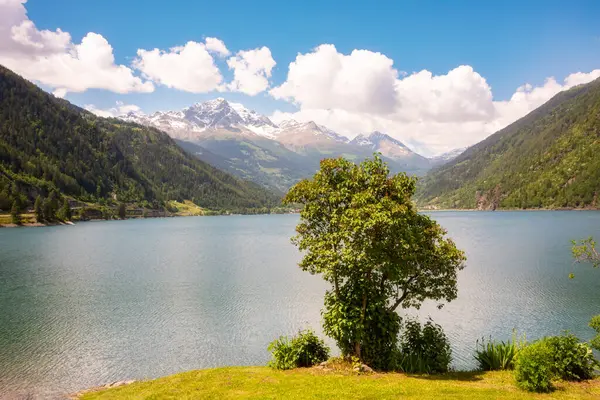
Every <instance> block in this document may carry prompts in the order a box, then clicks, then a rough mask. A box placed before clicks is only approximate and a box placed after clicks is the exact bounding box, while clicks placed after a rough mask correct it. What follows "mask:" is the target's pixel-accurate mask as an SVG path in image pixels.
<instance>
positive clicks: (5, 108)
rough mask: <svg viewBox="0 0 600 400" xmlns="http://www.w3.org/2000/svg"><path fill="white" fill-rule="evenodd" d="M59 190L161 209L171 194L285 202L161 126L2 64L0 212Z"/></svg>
mask: <svg viewBox="0 0 600 400" xmlns="http://www.w3.org/2000/svg"><path fill="white" fill-rule="evenodd" d="M53 190H58V191H59V192H61V193H62V194H65V195H68V196H70V197H73V198H76V199H79V200H82V201H90V202H97V201H102V200H106V201H115V200H116V201H119V202H128V203H136V204H140V205H147V206H153V207H155V208H159V207H162V206H164V204H165V202H166V201H167V200H180V201H182V200H192V201H194V202H195V203H197V204H198V205H200V206H203V207H207V208H218V209H240V208H257V207H263V206H269V205H273V204H276V203H277V202H278V199H277V198H276V196H275V195H274V194H272V193H270V192H268V191H266V190H264V189H262V188H260V187H259V186H258V185H256V184H253V183H249V182H245V181H243V180H240V179H238V178H235V177H233V176H231V175H229V174H227V173H224V172H222V171H219V170H218V169H216V168H214V167H212V166H210V165H208V164H206V163H204V162H202V161H200V160H198V159H197V158H195V157H193V156H191V155H189V154H187V153H186V152H185V151H183V150H182V149H181V148H180V147H179V146H177V144H176V143H175V142H174V141H173V140H172V139H171V138H170V137H169V136H168V135H166V134H165V133H163V132H161V131H158V130H156V129H152V128H146V127H142V126H140V125H137V124H133V123H127V122H124V121H121V120H116V119H105V118H100V117H96V116H94V115H92V114H91V113H89V112H87V111H84V110H81V109H79V108H78V107H76V106H73V105H72V104H70V103H68V102H67V101H64V100H61V99H57V98H54V97H53V96H51V95H49V94H47V93H45V92H44V91H42V90H41V89H39V88H37V87H36V86H35V85H33V84H31V83H29V82H28V81H26V80H24V79H22V78H21V77H19V76H18V75H16V74H14V73H12V72H11V71H9V70H8V69H6V68H4V67H1V66H0V210H5V211H6V210H8V209H10V207H11V204H12V203H13V202H14V201H15V200H18V202H19V203H22V204H21V207H22V208H25V207H30V206H31V205H32V202H33V200H34V199H35V197H36V196H37V195H42V196H46V195H47V194H48V193H49V192H51V191H53Z"/></svg>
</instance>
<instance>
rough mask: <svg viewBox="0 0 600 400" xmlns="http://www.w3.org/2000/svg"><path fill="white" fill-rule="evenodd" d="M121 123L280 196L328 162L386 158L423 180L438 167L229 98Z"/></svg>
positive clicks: (395, 148)
mask: <svg viewBox="0 0 600 400" xmlns="http://www.w3.org/2000/svg"><path fill="white" fill-rule="evenodd" d="M120 118H121V119H123V120H125V121H129V122H135V123H139V124H142V125H146V126H152V127H155V128H158V129H161V130H163V131H165V132H167V133H168V134H169V135H170V136H171V137H173V138H174V139H177V140H179V141H180V142H179V144H180V145H183V146H184V147H186V148H187V149H188V150H189V149H191V148H193V149H194V151H193V154H195V155H196V156H197V157H199V158H200V159H202V160H204V161H206V162H208V163H211V164H212V165H214V166H216V167H218V168H224V169H225V170H226V171H228V172H231V173H233V174H236V175H238V176H240V177H243V178H244V179H248V180H252V181H254V182H257V183H259V184H261V185H263V186H266V187H269V188H271V189H275V190H278V191H280V192H285V191H286V190H287V189H288V188H289V187H290V186H291V185H293V184H294V183H296V182H297V181H299V180H300V179H302V178H305V177H308V176H310V175H312V174H313V173H314V172H315V171H316V170H317V169H318V167H319V161H320V160H321V159H323V158H327V157H339V156H343V157H346V158H349V159H351V160H354V161H360V160H362V159H364V158H366V157H369V156H371V155H372V154H373V153H374V152H381V153H382V155H383V157H384V158H385V160H386V161H387V162H388V163H389V165H390V167H391V169H392V171H394V172H399V171H405V172H408V173H410V174H417V175H422V174H424V173H425V172H426V171H427V170H428V169H429V168H431V166H432V163H431V161H430V160H429V159H427V158H425V157H423V156H421V155H419V154H417V153H415V152H413V151H412V150H411V149H410V148H408V147H407V146H406V145H404V144H403V143H402V142H400V141H399V140H397V139H394V138H392V137H391V136H389V135H387V134H385V133H381V132H372V133H369V134H361V135H359V136H357V137H356V138H354V139H352V140H350V139H349V138H347V137H346V136H343V135H340V134H339V133H337V132H335V131H333V130H332V129H329V128H327V127H325V126H323V125H319V124H317V123H315V122H314V121H309V122H299V121H295V120H286V121H282V122H280V123H279V124H275V123H274V122H273V121H271V119H270V118H268V117H267V116H264V115H261V114H259V113H257V112H255V111H253V110H249V109H248V108H246V107H244V106H243V105H242V104H239V103H230V102H228V101H227V100H225V99H223V98H217V99H214V100H209V101H206V102H203V103H196V104H193V105H192V106H190V107H187V108H184V109H183V110H180V111H165V112H163V111H158V112H155V113H153V114H150V115H147V114H144V113H140V112H138V113H136V112H131V113H129V114H126V115H124V116H122V117H120ZM181 141H184V142H190V143H192V144H193V145H194V146H185V143H182V142H181ZM200 148H204V149H206V150H208V152H210V153H211V154H212V156H208V155H207V154H206V153H203V152H202V151H201V150H200ZM215 156H216V157H215Z"/></svg>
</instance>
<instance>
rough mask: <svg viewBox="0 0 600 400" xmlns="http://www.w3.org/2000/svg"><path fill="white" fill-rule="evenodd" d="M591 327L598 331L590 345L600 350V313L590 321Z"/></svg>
mask: <svg viewBox="0 0 600 400" xmlns="http://www.w3.org/2000/svg"><path fill="white" fill-rule="evenodd" d="M590 328H592V329H593V330H595V331H596V336H595V337H594V338H593V339H592V340H591V341H590V345H591V346H592V347H593V348H594V349H596V350H598V351H600V315H596V316H595V317H593V318H592V320H591V321H590Z"/></svg>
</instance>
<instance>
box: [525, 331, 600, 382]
mask: <svg viewBox="0 0 600 400" xmlns="http://www.w3.org/2000/svg"><path fill="white" fill-rule="evenodd" d="M597 366H598V362H597V361H596V360H595V359H594V355H593V353H592V349H591V348H590V346H589V345H588V344H587V343H582V342H580V341H579V339H578V338H577V337H576V336H574V335H572V334H569V333H567V334H565V335H562V336H551V337H546V338H543V339H540V340H538V341H536V342H534V343H532V344H531V345H529V346H526V347H525V348H524V349H522V350H521V351H519V354H518V357H517V361H516V364H515V378H516V380H517V385H518V386H519V387H521V388H523V389H526V390H530V391H535V392H548V391H550V390H551V389H552V383H551V381H552V380H553V379H556V378H558V379H564V380H568V381H581V380H584V379H590V378H592V377H593V376H594V369H595V367H597Z"/></svg>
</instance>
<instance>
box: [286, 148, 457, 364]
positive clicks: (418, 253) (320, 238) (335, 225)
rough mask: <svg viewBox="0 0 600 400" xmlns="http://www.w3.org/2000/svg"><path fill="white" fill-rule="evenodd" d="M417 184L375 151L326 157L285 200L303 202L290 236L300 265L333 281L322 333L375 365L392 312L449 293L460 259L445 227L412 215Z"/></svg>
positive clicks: (392, 337) (393, 332)
mask: <svg viewBox="0 0 600 400" xmlns="http://www.w3.org/2000/svg"><path fill="white" fill-rule="evenodd" d="M415 186H416V179H415V178H412V177H408V176H407V175H406V174H404V173H401V174H397V175H393V176H390V174H389V169H388V167H387V165H386V164H385V163H384V162H383V161H382V160H381V158H379V156H377V155H376V156H375V157H374V158H373V159H367V160H365V161H364V162H362V163H361V164H360V165H356V164H353V163H352V162H350V161H348V160H345V159H343V158H339V159H326V160H323V161H322V162H321V168H320V170H319V171H318V172H317V173H316V174H315V175H314V177H313V178H312V179H305V180H303V181H301V182H300V183H298V184H296V185H295V186H294V187H293V188H292V189H290V191H289V193H288V194H287V195H286V197H285V199H284V202H285V203H288V204H292V203H298V204H302V205H304V208H303V209H302V211H301V214H300V217H301V220H300V223H299V224H298V226H297V227H296V231H297V235H296V236H295V237H294V238H293V239H292V241H293V243H295V244H296V245H297V246H298V247H299V248H300V250H302V251H303V252H304V257H303V259H302V261H301V262H300V267H301V268H302V269H303V270H305V271H308V272H310V273H311V274H319V275H321V276H322V277H323V279H325V280H326V281H327V282H329V283H330V284H331V289H330V290H328V291H327V292H326V294H325V309H324V310H323V317H324V331H325V333H326V334H328V335H329V336H331V337H332V338H334V339H335V340H336V341H337V344H338V346H339V347H340V350H341V351H342V353H343V354H344V355H354V356H357V357H359V358H361V359H363V360H364V361H366V362H368V363H372V364H370V365H372V366H373V367H375V368H377V367H380V368H385V365H386V364H388V363H389V361H390V360H387V359H386V358H387V357H389V355H390V354H391V353H392V351H393V349H394V347H395V344H396V342H397V335H398V331H399V328H400V318H399V317H398V315H397V314H396V312H395V310H396V309H397V308H398V307H402V308H409V307H416V308H418V307H419V306H420V305H421V303H422V302H423V301H424V300H426V299H431V300H435V301H440V302H441V301H451V300H453V299H455V298H456V296H457V285H456V283H457V273H458V271H459V270H461V269H462V268H463V262H464V260H465V257H464V254H463V252H462V251H460V250H458V249H457V248H456V246H455V244H454V243H453V242H452V240H450V239H447V238H445V233H446V232H445V230H444V229H442V228H441V227H440V226H439V225H438V224H437V223H436V222H435V221H433V220H432V219H431V218H429V217H428V216H426V215H422V214H419V213H417V209H416V207H415V205H414V204H413V202H412V201H411V197H412V196H413V194H414V191H415Z"/></svg>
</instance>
